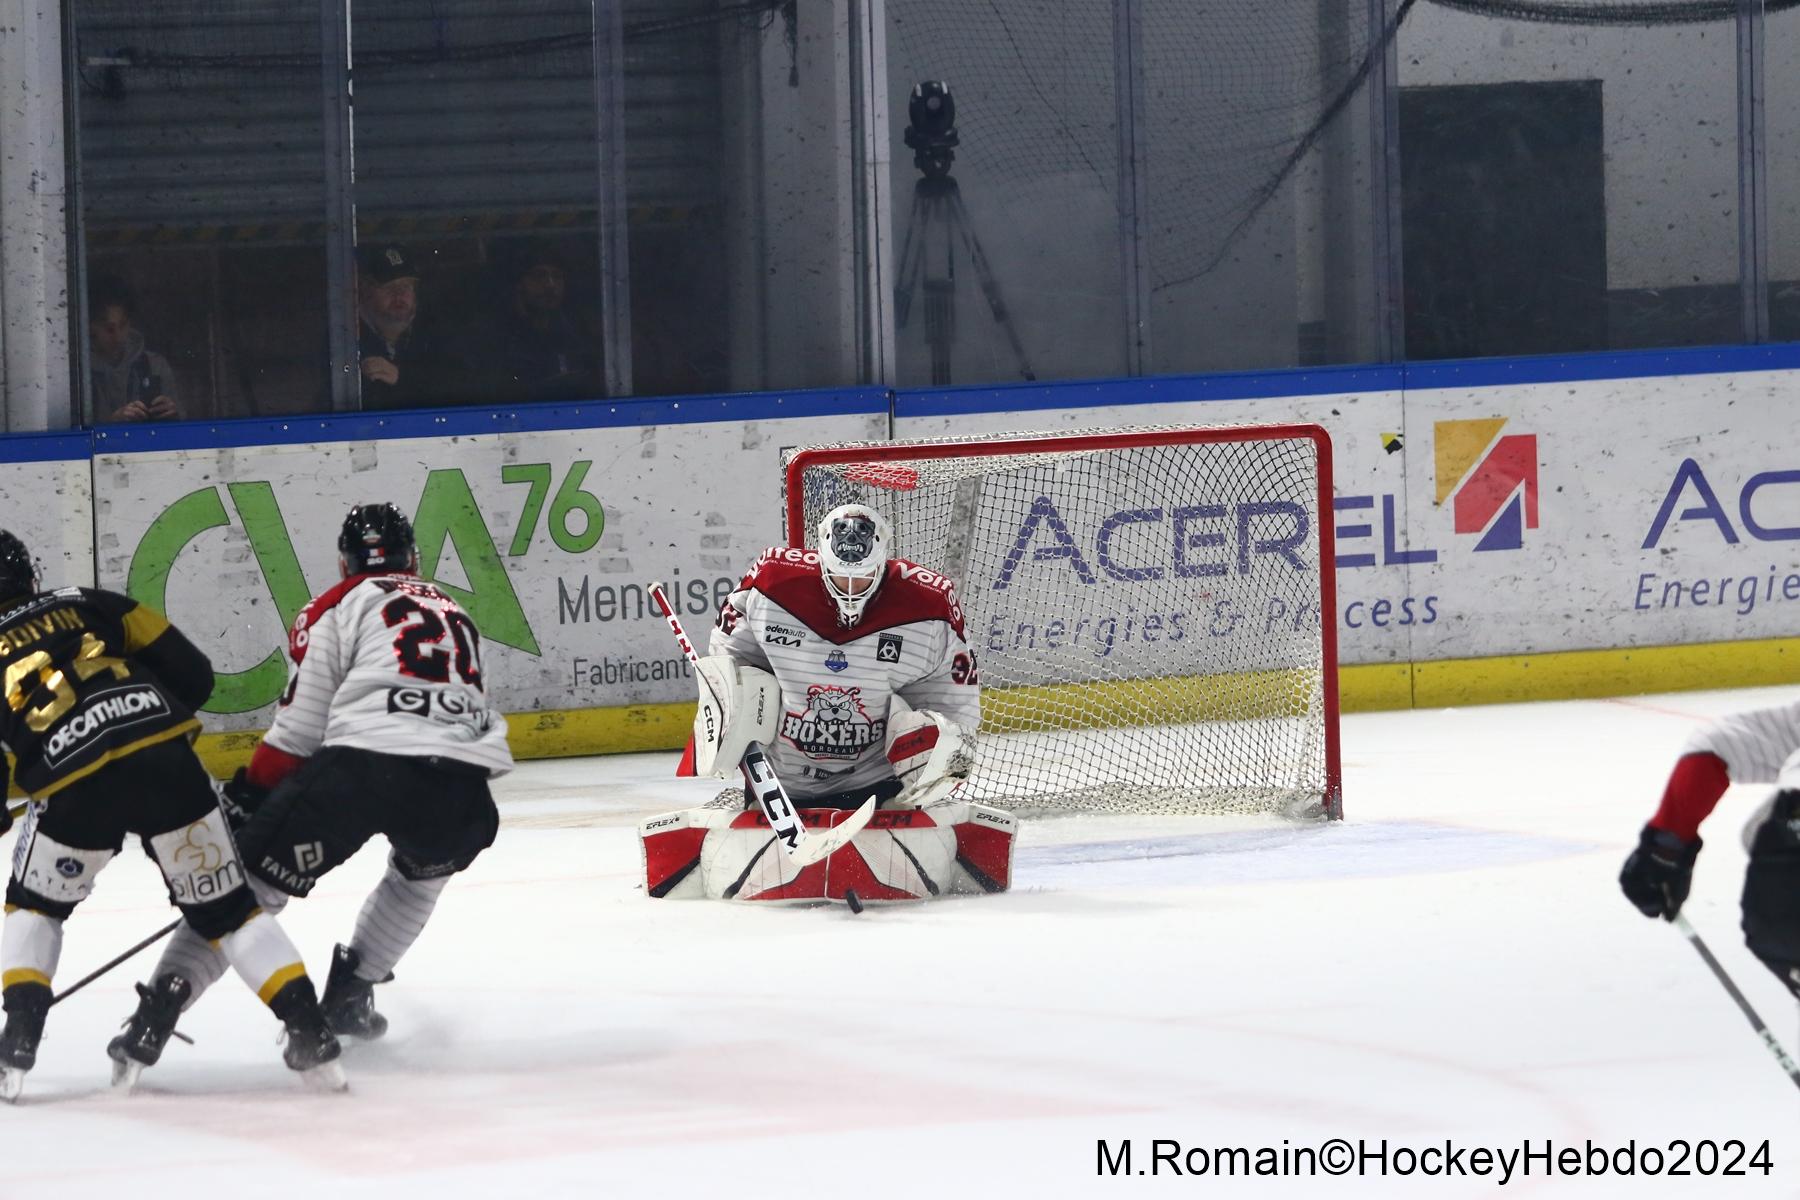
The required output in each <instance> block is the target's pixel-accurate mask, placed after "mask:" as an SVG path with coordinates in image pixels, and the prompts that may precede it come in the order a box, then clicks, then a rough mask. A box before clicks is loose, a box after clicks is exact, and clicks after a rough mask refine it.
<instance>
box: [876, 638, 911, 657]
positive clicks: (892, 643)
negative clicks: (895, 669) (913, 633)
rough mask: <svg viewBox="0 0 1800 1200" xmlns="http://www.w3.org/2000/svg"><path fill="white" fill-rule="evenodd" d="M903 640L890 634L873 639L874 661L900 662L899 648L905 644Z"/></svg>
mask: <svg viewBox="0 0 1800 1200" xmlns="http://www.w3.org/2000/svg"><path fill="white" fill-rule="evenodd" d="M905 640H906V639H904V638H901V637H898V636H896V635H894V634H891V633H884V634H882V635H881V636H880V637H878V638H876V639H875V661H876V662H884V663H897V662H899V661H900V647H901V646H902V645H904V644H905Z"/></svg>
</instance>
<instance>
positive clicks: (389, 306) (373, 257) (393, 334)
mask: <svg viewBox="0 0 1800 1200" xmlns="http://www.w3.org/2000/svg"><path fill="white" fill-rule="evenodd" d="M356 302H357V309H358V312H359V314H360V316H361V325H360V335H361V338H360V341H359V342H358V347H357V348H358V352H359V354H360V356H361V359H362V398H363V407H364V408H370V409H378V408H429V407H432V406H435V405H440V404H454V403H456V402H458V401H459V400H463V399H466V398H467V397H464V396H462V395H460V394H458V393H456V392H454V391H453V390H452V389H454V388H456V387H458V386H459V385H458V373H457V372H456V370H455V365H454V364H453V363H452V362H450V361H449V360H448V359H447V357H446V356H445V355H444V354H443V352H442V351H441V350H440V349H439V348H438V347H437V346H436V345H434V344H433V343H432V342H431V340H430V339H429V338H427V337H426V336H424V335H422V334H421V332H420V331H419V330H417V329H415V328H414V322H415V321H416V320H417V319H418V315H419V272H418V269H417V268H416V267H414V266H413V261H412V258H411V256H410V255H408V254H407V253H406V251H405V250H403V249H401V248H400V247H399V246H394V245H385V246H376V247H373V248H372V249H369V250H366V251H364V252H363V253H362V254H361V255H359V256H358V259H357V278H356Z"/></svg>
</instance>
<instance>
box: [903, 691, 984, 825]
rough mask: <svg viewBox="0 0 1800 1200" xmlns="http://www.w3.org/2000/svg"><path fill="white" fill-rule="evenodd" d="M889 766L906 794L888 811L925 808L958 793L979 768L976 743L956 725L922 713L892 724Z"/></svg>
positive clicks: (945, 719) (932, 713)
mask: <svg viewBox="0 0 1800 1200" xmlns="http://www.w3.org/2000/svg"><path fill="white" fill-rule="evenodd" d="M887 757H888V764H889V765H890V766H892V767H893V768H894V778H896V779H898V780H899V781H900V783H901V785H902V787H903V790H902V791H901V792H900V794H899V795H898V796H895V797H894V798H893V799H892V800H890V801H888V803H887V804H886V805H885V807H887V808H923V807H925V806H926V805H927V804H933V803H935V802H937V801H939V800H942V799H943V798H944V797H946V796H948V795H949V794H950V793H951V792H953V791H955V790H956V787H957V785H958V784H960V783H961V782H962V781H963V780H965V779H967V778H968V777H969V771H970V770H971V769H973V767H974V766H975V739H974V738H973V737H971V736H970V735H968V734H966V733H964V732H963V731H962V728H961V727H960V726H959V725H957V724H956V723H955V722H954V721H951V720H948V719H947V718H945V717H942V716H940V715H939V714H937V713H934V712H931V711H929V710H925V709H920V710H917V711H913V712H899V713H895V714H894V716H893V718H892V719H891V720H889V722H888V730H887Z"/></svg>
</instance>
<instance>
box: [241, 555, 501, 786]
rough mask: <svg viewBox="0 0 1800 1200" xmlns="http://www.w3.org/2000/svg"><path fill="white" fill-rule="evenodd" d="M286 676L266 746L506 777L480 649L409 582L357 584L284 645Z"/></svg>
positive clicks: (453, 611) (468, 628)
mask: <svg viewBox="0 0 1800 1200" xmlns="http://www.w3.org/2000/svg"><path fill="white" fill-rule="evenodd" d="M288 657H289V658H290V659H291V660H292V663H293V674H292V677H291V678H290V679H289V681H288V688H287V692H286V693H285V694H284V695H283V696H282V698H281V705H280V707H279V708H278V709H277V710H276V713H275V721H274V724H272V725H271V726H270V727H269V733H268V736H267V737H266V738H265V739H264V740H266V741H267V742H268V743H269V744H270V745H271V746H273V747H275V748H276V749H277V750H283V751H286V752H287V753H289V754H292V755H294V756H296V757H299V758H306V757H308V756H310V755H311V754H312V753H313V752H314V751H316V750H318V749H319V747H320V746H355V747H357V748H359V749H362V750H374V751H376V752H378V753H382V754H399V755H406V756H410V757H429V756H436V757H439V758H450V759H455V760H457V761H458V762H465V763H470V764H472V765H474V766H479V767H486V768H487V770H488V772H489V774H490V775H502V774H504V773H506V772H507V771H509V770H511V769H512V765H513V760H512V752H511V750H510V749H508V747H507V744H506V718H505V717H503V716H501V715H500V714H499V713H497V712H494V711H493V710H492V709H491V708H489V707H488V700H487V693H486V690H485V688H484V685H483V678H482V673H481V638H480V635H479V634H478V633H477V632H476V630H475V623H474V622H473V621H471V620H470V619H469V617H468V615H467V614H466V613H464V612H463V611H462V609H461V608H459V607H457V604H456V601H454V600H452V599H451V598H450V597H449V596H448V595H446V594H445V593H444V592H443V591H442V590H441V589H440V588H438V587H437V586H436V585H435V584H432V583H428V582H426V581H425V580H423V579H420V578H419V577H418V576H416V575H401V574H395V575H353V576H351V577H350V578H349V579H346V580H344V581H343V582H342V583H340V584H338V585H337V586H336V587H334V588H331V589H330V590H329V591H326V592H324V593H322V594H321V595H319V596H318V597H317V598H316V599H314V600H313V601H312V603H310V604H308V605H307V606H306V608H305V609H303V610H302V611H301V613H300V615H299V616H298V617H296V618H295V619H294V626H293V628H292V629H291V630H290V631H289V633H288Z"/></svg>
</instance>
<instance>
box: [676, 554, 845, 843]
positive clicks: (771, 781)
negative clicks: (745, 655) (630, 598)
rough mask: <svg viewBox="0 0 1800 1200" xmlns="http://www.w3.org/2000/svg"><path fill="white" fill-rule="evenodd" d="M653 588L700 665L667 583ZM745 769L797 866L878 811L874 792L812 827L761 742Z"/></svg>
mask: <svg viewBox="0 0 1800 1200" xmlns="http://www.w3.org/2000/svg"><path fill="white" fill-rule="evenodd" d="M649 592H650V598H651V599H652V600H654V601H656V607H657V608H658V609H659V610H660V611H661V612H662V615H663V619H664V620H666V621H667V622H668V623H669V628H670V629H671V630H672V631H673V632H674V634H675V641H676V642H677V643H678V644H679V645H680V646H681V652H682V653H683V654H685V655H687V660H688V663H689V665H690V666H692V665H697V664H698V663H699V662H700V655H699V654H697V653H696V652H695V651H694V644H693V643H692V642H690V641H689V640H688V635H687V632H686V631H685V630H684V629H682V627H681V618H680V617H678V616H676V615H675V608H674V606H673V605H671V604H670V603H669V597H668V595H667V594H666V593H665V592H664V591H663V585H662V584H661V583H652V584H651V585H650V587H649ZM742 769H743V772H744V786H745V788H746V790H747V791H748V792H749V794H750V795H751V796H752V797H753V798H754V799H755V800H756V804H757V807H759V808H761V809H762V814H763V817H764V818H765V819H767V821H768V822H769V828H770V829H772V830H773V831H774V832H775V838H776V840H777V841H779V842H780V843H781V845H782V848H783V849H784V850H786V851H787V856H788V861H789V862H791V863H793V864H794V865H795V866H796V867H806V866H811V865H812V864H813V863H816V862H819V861H820V860H821V859H825V858H829V857H830V856H831V855H832V854H833V853H835V852H836V851H838V850H841V849H843V848H844V847H845V846H847V845H849V844H850V840H851V839H852V838H854V837H855V836H856V835H857V834H859V833H861V832H862V830H863V826H865V825H867V824H868V823H869V818H870V817H872V816H874V815H875V797H874V796H870V797H869V798H868V799H867V800H864V801H863V802H862V806H861V807H859V808H858V809H857V810H856V811H855V812H853V813H851V814H850V815H849V816H847V817H845V818H844V819H843V820H842V821H839V822H838V823H837V824H836V825H833V826H832V827H831V828H830V829H826V830H822V831H816V832H815V831H813V830H809V829H808V828H806V826H805V825H803V824H802V823H801V821H800V814H799V813H797V812H795V811H794V805H793V802H792V801H791V800H789V799H788V794H787V789H786V788H784V787H782V786H781V780H779V779H777V778H776V777H775V768H774V767H773V766H771V765H770V764H769V756H768V755H767V754H766V753H764V751H763V747H762V743H761V742H754V741H753V742H751V743H750V745H749V748H748V749H746V750H745V751H744V761H743V764H742Z"/></svg>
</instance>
